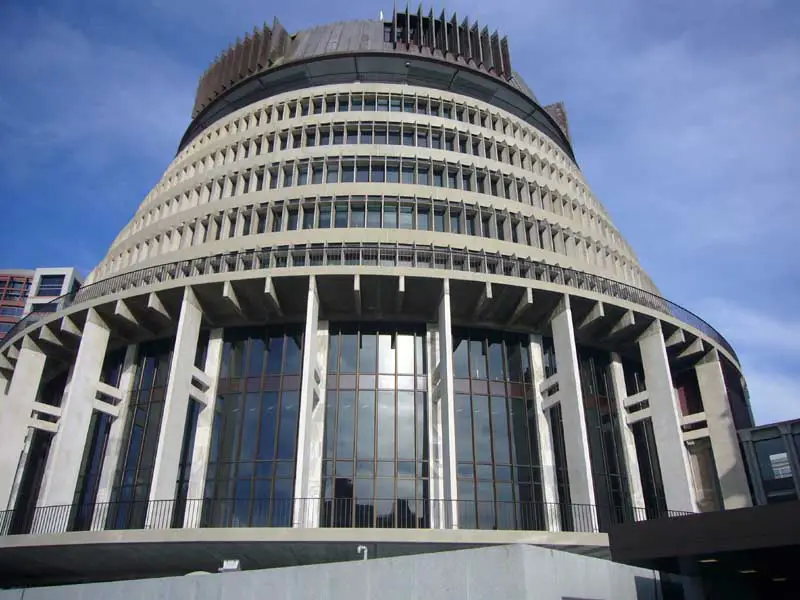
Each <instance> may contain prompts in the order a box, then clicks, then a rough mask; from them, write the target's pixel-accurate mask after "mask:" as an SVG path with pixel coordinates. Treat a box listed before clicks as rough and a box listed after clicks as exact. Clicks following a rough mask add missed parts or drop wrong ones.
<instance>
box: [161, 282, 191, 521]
mask: <svg viewBox="0 0 800 600" xmlns="http://www.w3.org/2000/svg"><path fill="white" fill-rule="evenodd" d="M202 320H203V311H202V310H201V308H200V304H199V303H198V301H197V297H196V296H195V294H194V291H193V290H192V288H191V287H186V288H185V289H184V291H183V301H182V302H181V313H180V317H179V318H178V332H177V333H176V335H175V347H174V348H173V350H172V361H171V363H170V366H169V378H168V379H167V392H166V399H165V402H164V414H163V415H162V417H161V429H160V430H159V435H158V449H157V450H156V458H155V464H154V466H153V481H152V484H151V487H150V506H148V510H147V513H148V516H147V522H148V526H150V525H152V524H153V519H154V518H156V515H158V516H157V518H158V520H159V523H160V524H161V525H162V526H163V524H164V522H165V519H166V518H167V513H169V512H171V508H170V507H169V505H168V504H167V505H166V506H164V505H160V504H158V503H155V504H154V502H155V501H158V500H162V501H163V500H174V499H175V491H176V488H177V481H178V468H179V466H180V460H181V446H182V445H183V430H184V428H185V426H186V413H187V411H188V409H189V399H190V398H189V395H190V393H191V392H192V373H193V371H194V368H195V366H194V359H195V354H196V352H197V341H198V339H199V337H200V323H201V322H202ZM167 521H168V519H167Z"/></svg>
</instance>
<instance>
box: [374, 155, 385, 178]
mask: <svg viewBox="0 0 800 600" xmlns="http://www.w3.org/2000/svg"><path fill="white" fill-rule="evenodd" d="M383 166H384V165H383V159H376V158H373V159H372V167H371V171H372V173H371V177H370V181H372V183H383V182H384V179H385V175H384V171H383Z"/></svg>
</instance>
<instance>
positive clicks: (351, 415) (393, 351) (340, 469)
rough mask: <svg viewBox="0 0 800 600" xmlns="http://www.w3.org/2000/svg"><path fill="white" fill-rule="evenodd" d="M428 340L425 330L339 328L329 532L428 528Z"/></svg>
mask: <svg viewBox="0 0 800 600" xmlns="http://www.w3.org/2000/svg"><path fill="white" fill-rule="evenodd" d="M424 337H425V330H424V329H420V330H416V329H403V328H400V327H393V326H383V325H381V326H378V327H369V326H366V325H352V326H349V325H332V326H331V328H330V335H329V345H328V377H327V383H328V389H327V392H326V395H325V397H326V407H325V446H324V448H325V449H324V454H323V460H324V462H323V486H324V504H323V510H322V518H321V523H322V526H323V527H326V526H327V527H331V526H335V527H427V526H428V523H429V522H428V513H427V506H426V500H427V498H428V447H427V446H428V440H427V418H428V417H427V393H426V389H427V377H426V373H427V370H426V364H425V360H426V358H425V353H424ZM415 383H416V389H415V385H414V384H415Z"/></svg>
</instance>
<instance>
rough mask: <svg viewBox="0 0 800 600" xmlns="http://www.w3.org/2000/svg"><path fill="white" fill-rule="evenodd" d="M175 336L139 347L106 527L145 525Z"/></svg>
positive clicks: (127, 527)
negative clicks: (171, 338) (172, 338)
mask: <svg viewBox="0 0 800 600" xmlns="http://www.w3.org/2000/svg"><path fill="white" fill-rule="evenodd" d="M171 358H172V340H161V341H158V342H152V343H149V344H142V345H141V346H140V347H139V356H138V358H137V361H136V376H135V379H134V383H133V389H132V391H131V396H130V401H129V403H128V415H127V419H126V421H125V432H124V434H123V439H122V445H121V452H120V457H119V464H118V465H117V473H116V477H115V480H114V487H113V489H112V493H111V498H112V501H113V504H112V506H111V508H110V509H109V513H108V519H107V522H106V529H142V528H143V527H144V523H145V517H146V515H147V503H148V498H149V496H150V484H151V483H152V478H153V467H154V465H155V458H156V450H157V449H158V437H159V434H160V429H161V416H162V412H163V410H164V399H165V396H166V391H167V379H168V378H169V365H170V360H171Z"/></svg>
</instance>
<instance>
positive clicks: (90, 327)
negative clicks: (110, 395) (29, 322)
mask: <svg viewBox="0 0 800 600" xmlns="http://www.w3.org/2000/svg"><path fill="white" fill-rule="evenodd" d="M110 335H111V330H110V328H109V327H108V325H106V323H105V322H104V321H103V319H101V318H100V316H99V315H98V314H97V311H95V309H93V308H90V309H89V312H88V313H87V315H86V324H85V325H84V327H83V335H82V336H81V342H80V345H79V346H78V353H77V355H76V357H75V362H74V364H73V367H72V374H71V377H70V381H69V386H67V390H66V392H65V394H64V399H63V400H62V402H61V408H62V415H61V418H60V419H59V421H58V423H59V431H58V434H57V435H56V436H55V437H54V438H53V441H52V446H51V450H50V453H49V455H48V459H47V466H46V467H45V472H44V478H43V480H42V489H41V491H40V492H39V500H38V502H37V506H54V505H60V504H70V503H72V502H73V501H74V498H75V486H76V484H77V482H78V477H79V476H80V470H81V461H82V459H83V453H84V448H85V446H86V439H87V438H88V435H89V424H90V423H91V419H92V408H93V405H94V402H93V401H94V399H95V397H96V395H97V383H98V382H99V381H100V372H101V370H102V368H103V360H104V359H105V355H106V350H107V348H108V340H109V338H110ZM64 525H65V526H66V523H65V524H64Z"/></svg>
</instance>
